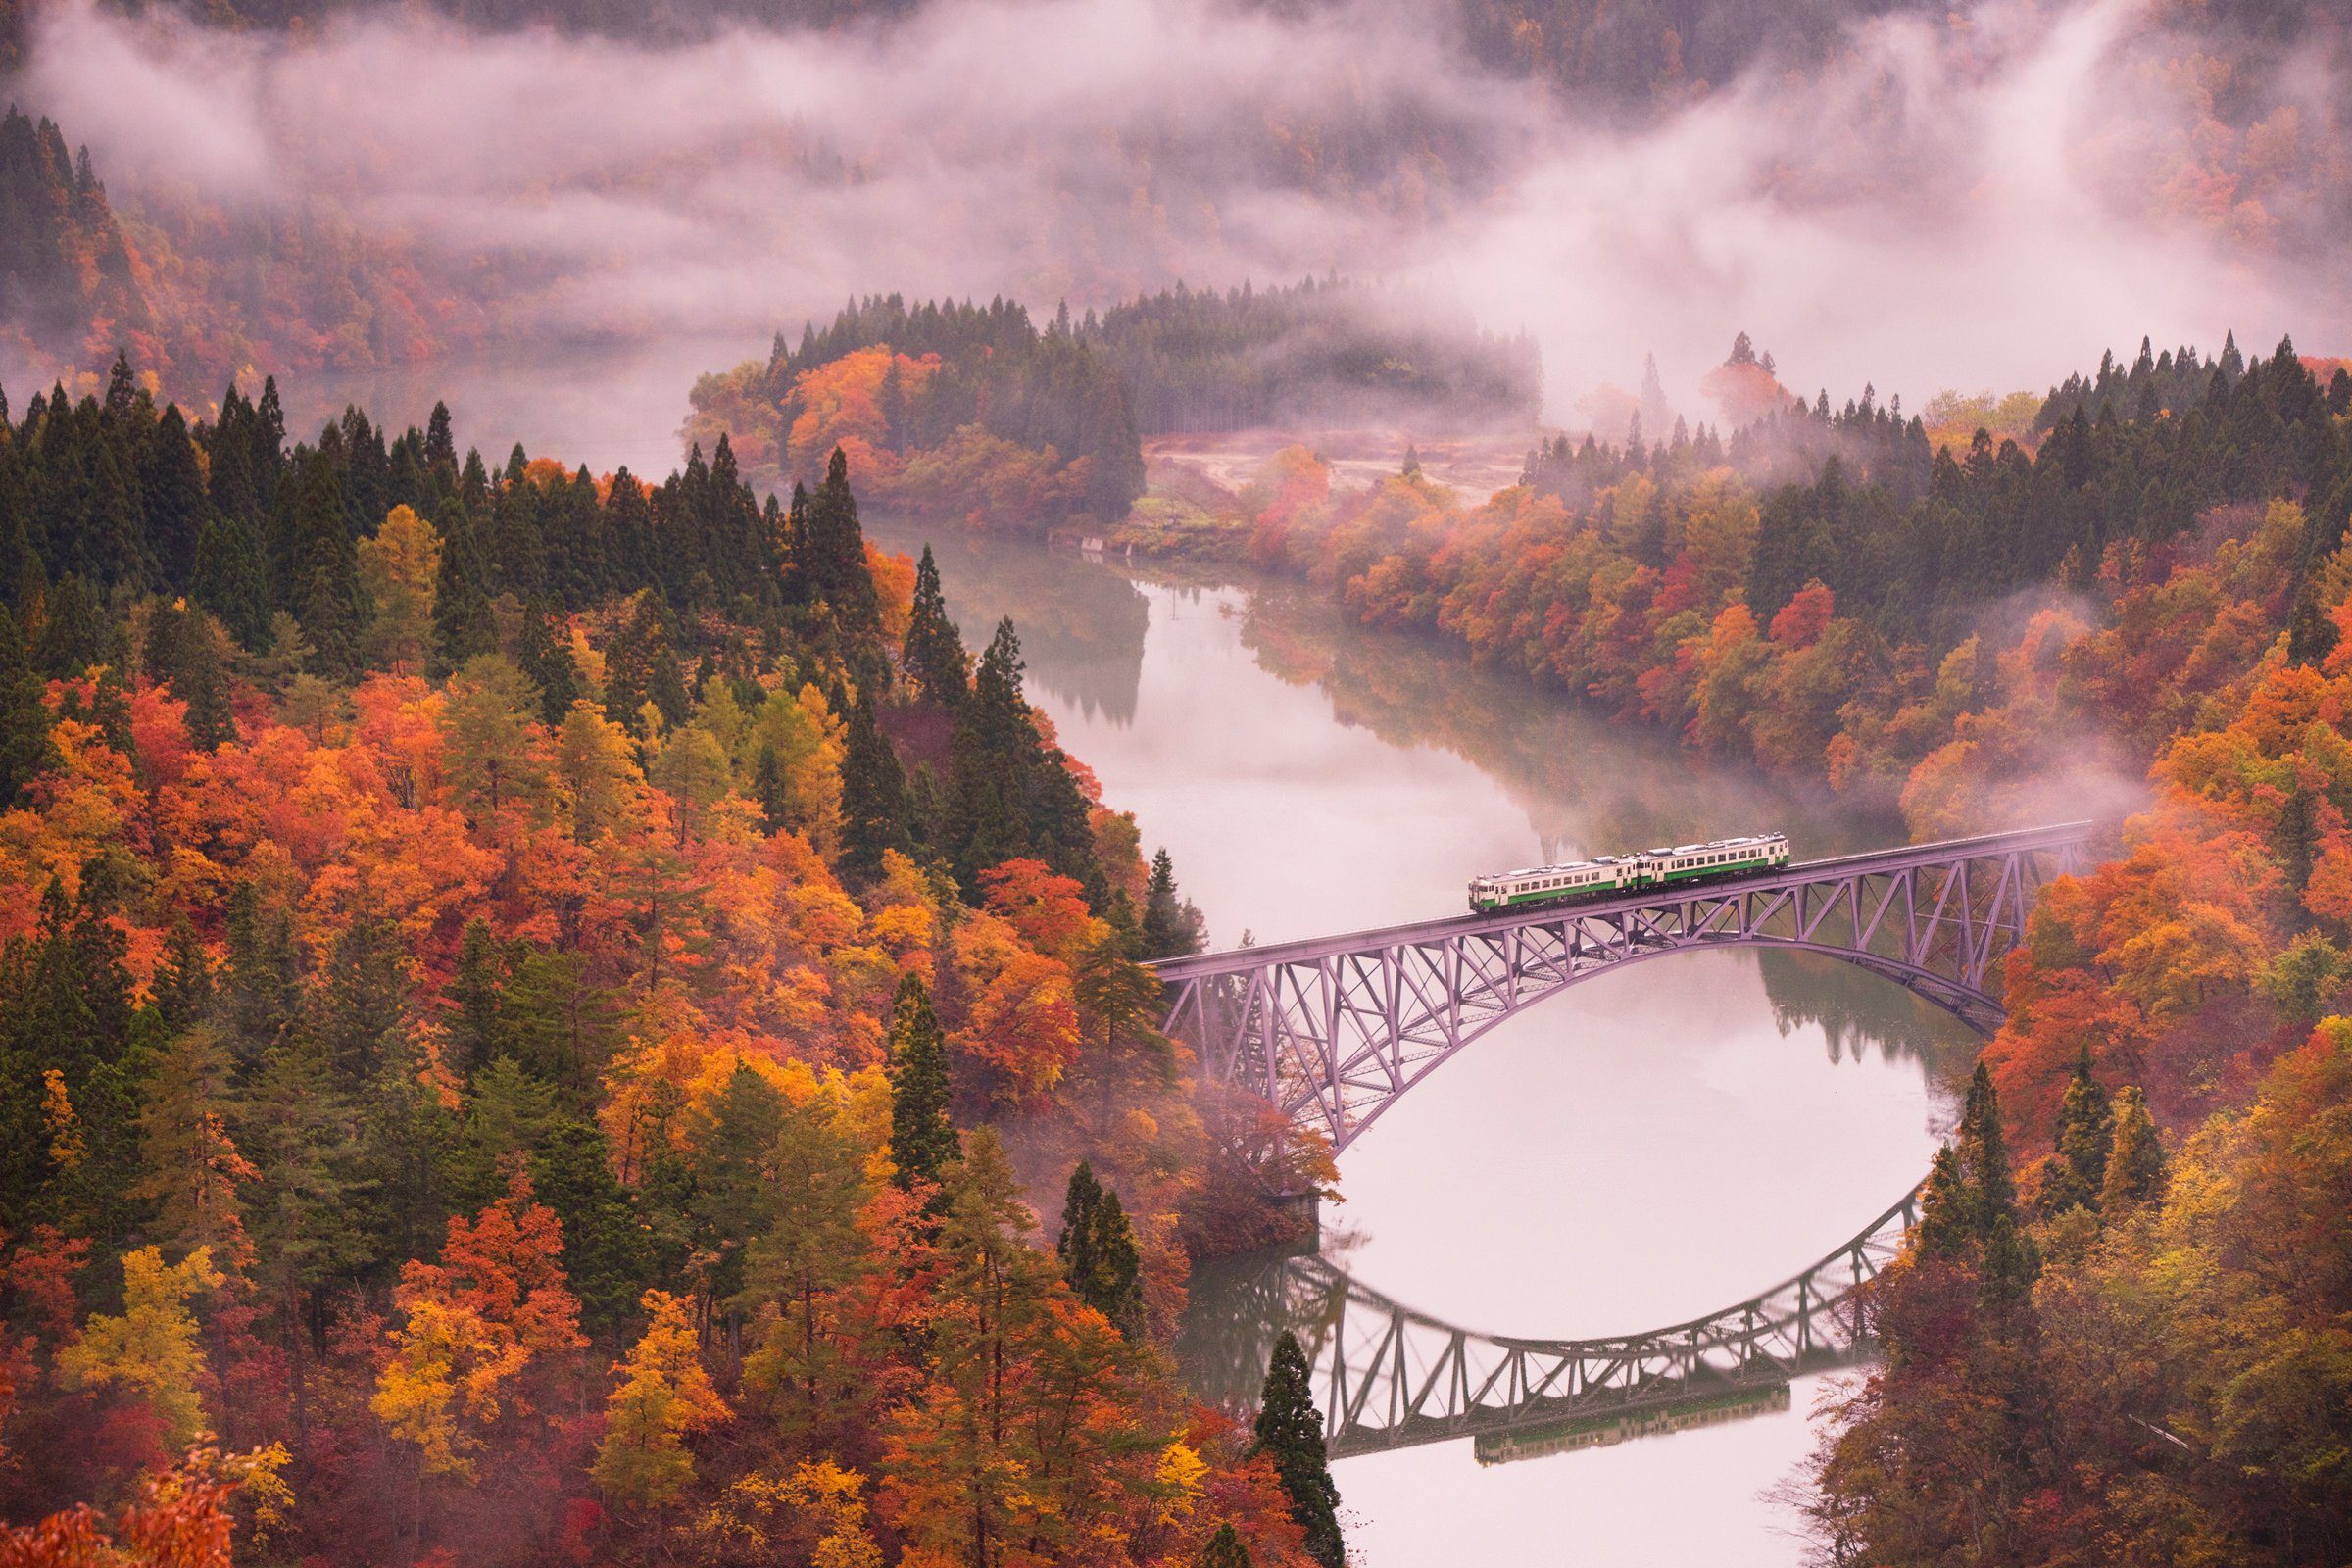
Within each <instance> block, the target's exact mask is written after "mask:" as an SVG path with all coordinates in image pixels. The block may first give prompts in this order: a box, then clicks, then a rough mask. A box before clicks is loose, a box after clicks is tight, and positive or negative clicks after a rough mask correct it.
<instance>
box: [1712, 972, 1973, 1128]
mask: <svg viewBox="0 0 2352 1568" xmlns="http://www.w3.org/2000/svg"><path fill="white" fill-rule="evenodd" d="M1755 958H1756V961H1757V963H1758V965H1759V966H1760V967H1761V969H1762V971H1763V976H1764V995H1765V997H1766V998H1767V999H1768V1000H1769V1001H1770V1002H1771V1003H1772V1017H1773V1021H1774V1022H1775V1023H1776V1024H1778V1025H1779V1026H1780V1030H1781V1033H1782V1034H1784V1035H1787V1034H1789V1033H1792V1032H1793V1031H1795V1030H1798V1029H1802V1028H1805V1027H1807V1026H1812V1027H1815V1028H1818V1029H1820V1030H1821V1032H1822V1034H1823V1035H1824V1036H1825V1037H1827V1040H1828V1043H1829V1052H1830V1060H1832V1061H1860V1060H1861V1059H1862V1056H1863V1054H1864V1052H1865V1051H1868V1050H1872V1049H1875V1050H1876V1051H1877V1052H1878V1054H1879V1056H1880V1058H1881V1059H1882V1060H1886V1061H1916V1062H1918V1063H1919V1064H1920V1067H1921V1070H1922V1071H1924V1072H1925V1073H1926V1075H1927V1079H1928V1083H1929V1084H1930V1085H1931V1086H1932V1087H1933V1088H1935V1089H1936V1090H1938V1091H1941V1092H1942V1093H1944V1094H1947V1095H1948V1094H1953V1093H1956V1092H1957V1091H1958V1089H1959V1086H1960V1084H1961V1082H1962V1081H1963V1080H1965V1079H1966V1078H1967V1076H1968V1072H1969V1068H1970V1067H1971V1065H1972V1064H1973V1063H1974V1062H1975V1061H1976V1056H1977V1048H1978V1047H1979V1046H1980V1045H1981V1044H1983V1042H1982V1041H1980V1040H1979V1039H1978V1037H1977V1035H1976V1033H1975V1032H1974V1031H1973V1030H1971V1029H1970V1028H1969V1027H1968V1026H1967V1025H1966V1024H1963V1023H1962V1022H1960V1020H1959V1019H1957V1018H1954V1017H1952V1016H1951V1015H1950V1014H1949V1013H1946V1012H1944V1011H1943V1010H1941V1009H1940V1008H1938V1007H1936V1006H1935V1005H1932V1004H1930V1003H1928V1002H1925V1001H1923V1000H1921V999H1920V998H1918V997H1915V996H1913V995H1912V994H1911V993H1910V992H1908V991H1905V990H1904V989H1903V988H1902V987H1900V986H1898V985H1894V984H1892V983H1891V982H1888V981H1886V980H1882V979H1879V978H1878V977H1877V976H1876V975H1869V974H1864V973H1863V972H1862V971H1861V970H1859V969H1857V968H1855V967H1854V966H1853V965H1852V964H1850V963H1842V962H1840V961H1838V959H1836V958H1832V957H1829V956H1826V955H1823V954H1818V953H1788V952H1776V951H1774V950H1772V949H1769V948H1766V949H1759V950H1758V951H1757V952H1756V953H1755Z"/></svg>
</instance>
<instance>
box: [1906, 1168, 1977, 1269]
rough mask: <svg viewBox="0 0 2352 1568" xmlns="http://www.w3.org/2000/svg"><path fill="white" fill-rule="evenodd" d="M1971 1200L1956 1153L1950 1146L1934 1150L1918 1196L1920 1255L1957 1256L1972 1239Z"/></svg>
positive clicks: (1972, 1208) (1965, 1252)
mask: <svg viewBox="0 0 2352 1568" xmlns="http://www.w3.org/2000/svg"><path fill="white" fill-rule="evenodd" d="M1975 1206H1976V1205H1975V1203H1974V1201H1972V1200H1971V1198H1970V1196H1969V1191H1968V1178H1967V1177H1965V1176H1963V1175H1962V1174H1961V1173H1960V1155H1959V1153H1958V1152H1957V1151H1955V1150H1954V1149H1953V1148H1952V1146H1951V1145H1949V1144H1945V1145H1943V1146H1942V1147H1941V1148H1939V1149H1937V1150H1936V1158H1935V1159H1934V1161H1933V1162H1931V1163H1930V1164H1929V1166H1928V1180H1927V1184H1926V1186H1925V1187H1923V1188H1922V1189H1921V1191H1920V1198H1919V1250H1920V1255H1921V1256H1923V1257H1935V1258H1945V1259H1951V1258H1959V1257H1965V1256H1967V1255H1968V1251H1969V1249H1970V1247H1971V1246H1972V1244H1974V1242H1975V1241H1976V1235H1977V1226H1976V1217H1975Z"/></svg>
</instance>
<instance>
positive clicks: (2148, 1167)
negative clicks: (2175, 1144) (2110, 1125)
mask: <svg viewBox="0 0 2352 1568" xmlns="http://www.w3.org/2000/svg"><path fill="white" fill-rule="evenodd" d="M2164 1179H2165V1159H2164V1144H2163V1141H2162V1140H2161V1139H2159V1138H2158V1137H2157V1134H2156V1120H2155V1118H2154V1117H2152V1116H2150V1115H2149V1114H2148V1102H2147V1097H2146V1096H2145V1095H2143V1094H2141V1093H2140V1091H2139V1088H2138V1086H2137V1085H2126V1086H2125V1087H2124V1088H2122V1089H2119V1090H2117V1091H2116V1096H2115V1135H2114V1142H2113V1144H2112V1146H2111V1148H2110V1149H2109V1152H2108V1155H2107V1172H2106V1176H2105V1178H2104V1180H2103V1181H2102V1182H2101V1184H2100V1189H2099V1207H2100V1209H2101V1210H2102V1211H2103V1212H2105V1213H2108V1214H2122V1213H2125V1212H2127V1211H2129V1210H2130V1209H2132V1208H2135V1207H2137V1206H2139V1205H2140V1204H2142V1203H2146V1202H2149V1201H2152V1200H2155V1199H2158V1198H2162V1197H2163V1196H2164Z"/></svg>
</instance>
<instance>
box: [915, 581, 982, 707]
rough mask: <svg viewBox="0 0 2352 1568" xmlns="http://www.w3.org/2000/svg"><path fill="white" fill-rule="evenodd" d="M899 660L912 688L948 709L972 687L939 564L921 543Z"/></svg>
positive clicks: (969, 663)
mask: <svg viewBox="0 0 2352 1568" xmlns="http://www.w3.org/2000/svg"><path fill="white" fill-rule="evenodd" d="M899 662H900V665H901V667H903V668H904V669H905V670H906V671H907V674H908V675H910V676H912V677H913V679H914V684H915V689H916V690H917V691H919V692H920V693H921V694H922V695H923V696H924V697H926V698H928V699H929V700H930V701H932V702H935V703H939V704H941V705H943V706H945V707H948V708H955V707H956V706H958V705H960V704H961V703H962V702H963V699H964V697H965V695H966V694H967V693H968V692H969V691H970V689H971V678H972V673H971V668H972V661H971V656H970V655H969V654H967V653H965V652H964V651H963V639H962V638H961V637H959V636H957V635H956V622H955V621H953V620H951V619H950V618H949V617H948V601H947V596H946V595H945V594H944V593H943V592H942V591H941V589H940V585H939V565H938V564H937V563H936V562H934V561H933V560H932V559H931V547H930V546H929V545H927V544H926V545H925V546H923V554H922V559H921V560H920V561H918V562H916V563H915V567H914V612H913V614H912V615H911V616H910V617H909V618H908V620H907V640H906V643H905V645H904V646H903V648H902V650H901V652H900V656H899Z"/></svg>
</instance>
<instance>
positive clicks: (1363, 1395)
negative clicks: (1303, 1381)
mask: <svg viewBox="0 0 2352 1568" xmlns="http://www.w3.org/2000/svg"><path fill="white" fill-rule="evenodd" d="M1918 1202H1919V1194H1918V1192H1917V1191H1916V1190H1914V1191H1912V1192H1911V1193H1908V1194H1906V1195H1905V1196H1904V1197H1903V1200H1902V1201H1900V1202H1898V1203H1896V1204H1895V1205H1894V1206H1893V1207H1892V1208H1889V1209H1888V1210H1887V1212H1886V1213H1884V1214H1881V1215H1880V1216H1879V1217H1878V1218H1877V1219H1875V1220H1873V1221H1872V1222H1871V1223H1870V1224H1869V1225H1868V1226H1866V1227H1865V1228H1864V1229H1863V1230H1862V1232H1861V1233H1860V1234H1859V1235H1857V1236H1855V1237H1854V1238H1853V1240H1851V1241H1849V1242H1847V1243H1846V1244H1845V1245H1843V1246H1842V1247H1839V1248H1838V1250H1835V1251H1833V1252H1831V1253H1830V1254H1829V1255H1828V1256H1826V1257H1824V1258H1822V1259H1821V1260H1820V1261H1819V1262H1817V1263H1815V1264H1814V1265H1813V1266H1812V1267H1810V1268H1808V1269H1806V1270H1804V1271H1803V1272H1802V1273H1800V1274H1798V1275H1796V1276H1795V1277H1793V1278H1791V1279H1789V1280H1786V1281H1783V1282H1782V1283H1781V1284H1779V1285H1777V1286H1775V1287H1773V1288H1772V1289H1771V1290H1769V1291H1766V1292H1764V1293H1763V1294H1762V1295H1760V1296H1756V1297H1753V1298H1751V1299H1748V1300H1745V1301H1741V1302H1739V1303H1738V1304H1736V1305H1733V1306H1728V1307H1725V1308H1724V1309H1723V1310H1722V1311H1719V1312H1712V1313H1709V1314H1708V1315H1707V1316H1705V1317H1701V1318H1693V1319H1692V1320H1691V1321H1690V1322H1688V1323H1677V1324H1673V1325H1671V1326H1669V1327H1666V1328H1658V1329H1650V1330H1647V1331H1645V1332H1642V1333H1639V1334H1628V1335H1620V1336H1614V1337H1607V1338H1601V1339H1586V1340H1528V1339H1511V1338H1506V1337H1504V1336H1501V1335H1493V1334H1481V1333H1476V1332H1473V1331H1471V1330H1467V1329H1462V1328H1458V1327H1456V1326H1454V1325H1453V1324H1450V1323H1446V1322H1444V1321H1442V1320H1441V1319H1438V1318H1435V1317H1432V1316H1430V1315H1428V1314H1426V1313H1423V1312H1416V1311H1414V1310H1413V1309H1412V1308H1410V1307H1407V1306H1403V1305H1400V1304H1398V1303H1397V1302H1396V1301H1393V1300H1391V1299H1389V1298H1387V1297H1385V1296H1383V1295H1381V1294H1380V1293H1379V1292H1377V1291H1375V1290H1372V1289H1371V1288H1369V1287H1368V1286H1365V1285H1362V1284H1359V1283H1358V1282H1356V1281H1355V1280H1352V1279H1350V1278H1348V1275H1347V1274H1346V1273H1345V1272H1343V1271H1342V1270H1341V1269H1339V1268H1338V1267H1336V1266H1334V1265H1333V1264H1332V1263H1331V1262H1329V1261H1328V1260H1326V1259H1325V1258H1323V1257H1321V1256H1316V1255H1309V1256H1303V1257H1291V1258H1284V1259H1280V1260H1278V1261H1274V1262H1270V1263H1268V1262H1262V1261H1261V1262H1258V1263H1256V1264H1255V1265H1254V1266H1252V1267H1251V1269H1250V1272H1248V1273H1247V1274H1245V1275H1241V1276H1237V1277H1231V1278H1228V1279H1227V1280H1224V1281H1221V1282H1219V1283H1220V1284H1222V1286H1223V1289H1221V1290H1220V1289H1216V1288H1215V1287H1213V1286H1211V1287H1207V1288H1202V1287H1196V1289H1197V1290H1200V1291H1201V1303H1200V1305H1201V1310H1200V1311H1198V1312H1196V1313H1195V1314H1194V1318H1193V1322H1192V1325H1190V1326H1188V1333H1187V1338H1186V1342H1185V1343H1184V1344H1183V1345H1182V1346H1181V1347H1180V1348H1181V1350H1182V1352H1183V1354H1184V1356H1185V1360H1186V1363H1187V1366H1188V1369H1189V1370H1190V1371H1191V1373H1192V1375H1193V1377H1194V1378H1195V1379H1196V1386H1197V1387H1199V1388H1200V1389H1201V1392H1202V1393H1203V1394H1204V1395H1206V1396H1207V1397H1210V1398H1213V1399H1216V1400H1218V1401H1219V1402H1222V1403H1225V1404H1227V1405H1229V1406H1231V1407H1232V1408H1235V1409H1247V1408H1250V1407H1253V1406H1254V1405H1255V1404H1256V1402H1257V1395H1258V1388H1259V1383H1260V1380H1262V1379H1263V1378H1264V1376H1265V1368H1266V1361H1267V1359H1268V1357H1269V1356H1270V1355H1271V1354H1272V1350H1273V1345H1274V1341H1275V1338H1276V1337H1277V1336H1278V1335H1279V1334H1281V1332H1282V1331H1283V1330H1285V1329H1288V1330H1290V1331H1291V1332H1292V1333H1294V1334H1296V1335H1298V1336H1299V1344H1300V1345H1301V1346H1302V1347H1304V1348H1305V1349H1306V1352H1307V1357H1308V1360H1309V1361H1310V1362H1311V1363H1312V1364H1313V1366H1314V1368H1315V1382H1316V1399H1317V1402H1318V1403H1320V1404H1321V1405H1322V1407H1323V1409H1324V1411H1325V1415H1324V1430H1325V1446H1326V1448H1327V1449H1328V1451H1329V1452H1330V1453H1331V1455H1332V1457H1334V1458H1343V1457H1348V1456H1350V1455H1354V1454H1363V1453H1381V1452H1386V1451H1388V1450H1390V1449H1393V1448H1406V1447H1413V1446H1417V1445H1420V1444H1424V1443H1444V1442H1447V1441H1450V1440H1452V1439H1456V1438H1477V1439H1480V1440H1482V1441H1481V1445H1480V1456H1481V1457H1482V1458H1485V1457H1488V1456H1489V1453H1490V1444H1493V1445H1495V1447H1494V1450H1493V1451H1495V1453H1497V1454H1498V1455H1499V1456H1503V1457H1508V1456H1511V1455H1512V1454H1513V1452H1514V1447H1513V1445H1512V1444H1511V1443H1510V1442H1509V1441H1508V1440H1518V1443H1517V1446H1516V1451H1518V1452H1526V1451H1540V1446H1541V1442H1542V1440H1543V1438H1544V1436H1545V1435H1548V1436H1549V1438H1550V1441H1551V1442H1552V1443H1553V1444H1555V1445H1557V1446H1585V1444H1586V1443H1588V1442H1592V1441H1612V1440H1613V1439H1614V1438H1615V1437H1616V1436H1619V1435H1633V1434H1638V1433H1640V1432H1642V1431H1643V1430H1647V1429H1651V1428H1654V1427H1655V1426H1657V1425H1660V1424H1665V1423H1669V1422H1671V1419H1672V1417H1673V1416H1674V1415H1675V1413H1676V1412H1677V1411H1678V1410H1679V1411H1683V1412H1692V1411H1695V1412H1698V1413H1699V1417H1700V1419H1708V1418H1711V1417H1712V1416H1713V1415H1715V1414H1717V1413H1721V1412H1737V1411H1739V1410H1740V1408H1741V1405H1740V1402H1739V1400H1738V1398H1737V1397H1739V1396H1742V1395H1744V1396H1748V1397H1750V1406H1749V1407H1752V1397H1753V1396H1755V1395H1756V1394H1758V1393H1761V1392H1765V1391H1785V1390H1786V1388H1787V1386H1788V1383H1789V1379H1790V1378H1793V1377H1797V1376H1800V1375H1802V1374H1804V1373H1807V1372H1816V1371H1821V1370H1824V1369H1827V1368H1831V1367H1839V1366H1848V1365H1852V1364H1854V1363H1855V1362H1856V1361H1858V1360H1860V1359H1862V1358H1863V1357H1865V1356H1866V1355H1868V1354H1869V1353H1870V1350H1871V1348H1872V1347H1871V1343H1870V1340H1869V1337H1868V1329H1867V1324H1866V1323H1865V1322H1864V1320H1863V1316H1862V1313H1861V1311H1860V1309H1859V1302H1858V1301H1857V1299H1855V1293H1856V1291H1858V1290H1859V1289H1860V1287H1861V1286H1863V1285H1864V1284H1866V1283H1867V1282H1869V1281H1870V1280H1872V1279H1874V1278H1876V1277H1877V1275H1878V1273H1879V1271H1880V1270H1881V1269H1882V1268H1884V1267H1885V1266H1886V1265H1887V1263H1888V1262H1889V1261H1890V1260H1892V1258H1893V1257H1894V1256H1895V1255H1896V1253H1897V1252H1898V1251H1899V1250H1900V1249H1901V1246H1902V1239H1903V1236H1904V1234H1905V1233H1906V1232H1907V1231H1908V1230H1909V1229H1910V1227H1911V1224H1912V1222H1913V1220H1914V1218H1915V1217H1916V1214H1917V1209H1918ZM1497 1439H1501V1440H1506V1441H1505V1442H1503V1443H1499V1444H1497V1443H1495V1440H1497ZM1530 1440H1535V1441H1534V1442H1531V1441H1530Z"/></svg>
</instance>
